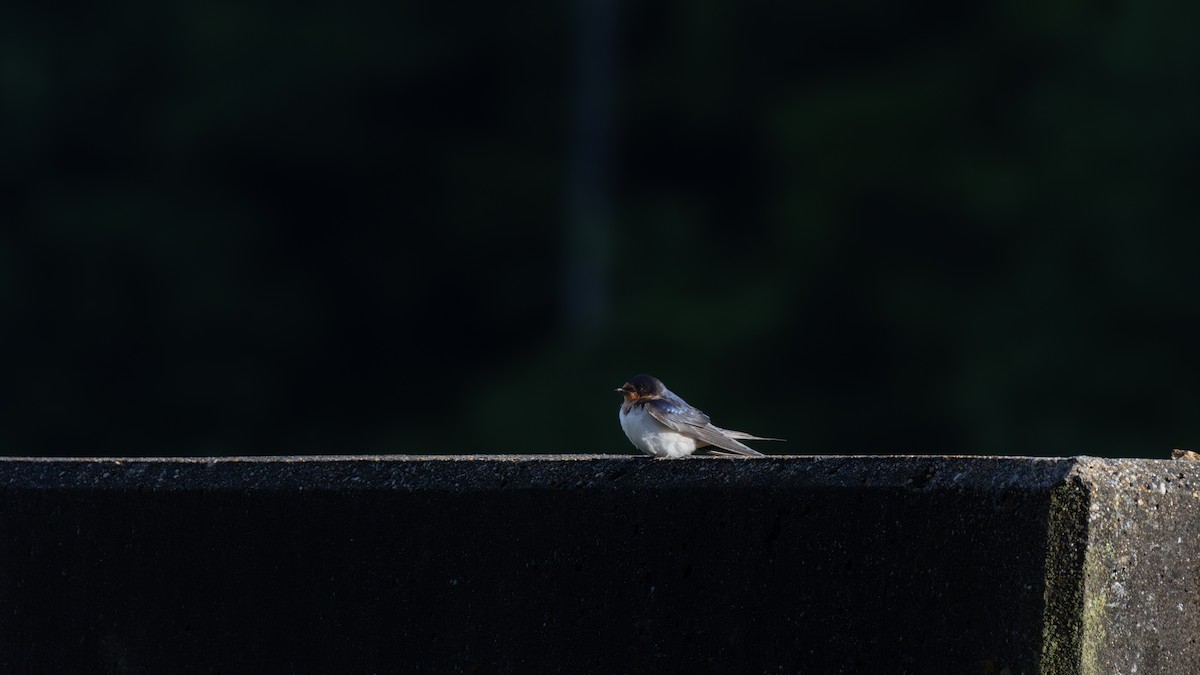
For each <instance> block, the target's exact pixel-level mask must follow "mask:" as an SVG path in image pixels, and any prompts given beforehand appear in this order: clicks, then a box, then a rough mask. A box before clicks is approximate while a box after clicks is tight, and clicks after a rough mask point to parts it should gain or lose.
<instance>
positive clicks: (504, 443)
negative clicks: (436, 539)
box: [0, 0, 1200, 456]
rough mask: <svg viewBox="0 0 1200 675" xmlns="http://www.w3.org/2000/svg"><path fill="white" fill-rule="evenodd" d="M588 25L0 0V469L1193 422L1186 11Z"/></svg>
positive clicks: (331, 10)
mask: <svg viewBox="0 0 1200 675" xmlns="http://www.w3.org/2000/svg"><path fill="white" fill-rule="evenodd" d="M586 6H587V5H585V3H576V4H571V3H554V2H527V3H515V4H514V3H475V4H471V5H461V4H455V3H433V2H430V3H406V2H396V3H368V2H362V1H356V2H348V3H323V4H322V3H299V4H298V5H296V6H294V7H290V8H284V7H283V6H276V5H275V4H274V3H270V4H268V3H254V2H249V3H248V2H231V1H217V2H213V1H211V0H205V1H203V2H201V1H198V0H187V1H184V2H172V3H157V2H134V1H128V0H127V1H124V2H116V3H99V4H96V3H92V4H86V5H81V6H79V7H75V8H71V7H70V6H69V5H62V4H53V3H51V4H46V3H40V4H36V5H35V4H32V3H31V4H30V6H25V7H22V6H20V5H13V4H8V5H6V6H5V7H4V8H3V9H0V116H2V117H0V206H2V210H0V219H2V220H0V353H3V362H2V363H0V367H2V369H0V453H3V454H218V455H220V454H258V453H315V452H337V453H341V452H350V453H359V452H383V453H387V452H451V453H459V452H463V453H465V452H627V451H630V450H631V448H630V446H629V444H628V442H627V441H626V439H625V438H624V436H623V435H622V434H621V432H620V429H619V426H618V424H617V415H616V412H617V404H618V401H619V397H618V396H617V394H615V393H614V392H613V391H612V390H613V388H615V387H616V386H618V385H620V384H621V383H622V382H624V381H625V380H626V379H628V378H629V377H630V376H632V375H633V374H635V373H638V372H648V373H651V374H654V375H657V376H659V377H661V378H662V379H664V380H665V381H666V382H667V384H668V385H669V386H671V387H672V388H673V389H674V390H675V391H676V392H678V393H680V394H681V395H683V396H684V397H685V398H687V399H688V400H689V401H690V402H692V403H693V404H695V405H697V406H699V407H701V408H703V409H704V410H706V411H707V412H709V413H710V414H712V416H713V418H714V420H715V421H716V422H717V423H718V424H721V425H723V426H728V427H732V428H738V429H745V430H749V431H753V432H756V433H761V434H768V435H779V436H785V437H787V438H788V439H789V441H790V442H789V443H788V444H786V445H785V446H780V445H773V446H771V447H768V448H765V449H768V450H774V451H787V452H792V453H805V454H807V453H892V452H929V453H947V452H956V453H957V452H963V453H1012V454H1051V455H1058V454H1079V453H1087V454H1099V455H1132V456H1139V455H1140V456H1164V455H1165V454H1166V453H1167V452H1168V451H1169V450H1170V448H1171V447H1175V446H1183V447H1187V446H1191V445H1200V396H1198V395H1197V393H1196V382H1197V374H1198V370H1200V358H1198V356H1197V349H1196V333H1197V328H1198V326H1200V321H1198V318H1200V279H1198V277H1197V274H1196V272H1195V270H1194V266H1195V262H1196V258H1197V250H1198V245H1200V232H1198V231H1197V229H1196V228H1195V227H1194V224H1195V223H1196V222H1197V216H1198V215H1200V197H1198V191H1197V181H1196V176H1197V174H1198V173H1200V172H1198V171H1197V169H1198V168H1200V166H1198V165H1200V152H1198V150H1200V147H1198V146H1200V143H1198V140H1200V139H1198V132H1200V124H1198V122H1197V120H1200V88H1198V87H1197V86H1196V84H1195V74H1196V72H1198V71H1200V41H1198V40H1196V38H1195V31H1194V27H1195V26H1196V25H1197V19H1198V18H1200V17H1197V16H1196V14H1198V13H1200V10H1197V8H1196V7H1191V6H1182V7H1181V6H1171V7H1168V6H1167V5H1166V4H1163V3H1147V2H1125V3H1069V2H986V3H945V4H919V5H918V4H912V3H874V2H850V3H846V2H824V3H778V4H774V5H767V4H757V3H741V2H708V1H689V2H675V3H623V4H621V5H619V6H617V7H616V11H615V21H614V24H613V30H612V33H611V35H610V36H609V38H605V32H604V29H603V28H602V27H601V28H595V20H596V17H595V16H593V15H591V14H587V12H588V11H589V10H586V9H584V10H582V11H584V16H585V18H586V20H585V21H583V22H581V21H579V20H578V16H577V14H578V12H579V11H581V10H580V8H581V7H586ZM590 11H593V12H594V11H595V10H594V8H593V10H590ZM599 14H600V15H602V14H603V12H599ZM581 23H588V24H589V25H592V26H593V28H592V29H591V32H589V30H588V29H585V28H581V27H580V26H581ZM581 45H583V46H582V47H581ZM606 46H607V48H606ZM610 52H611V53H610ZM610 56H611V58H610ZM608 66H610V67H611V88H610V89H609V90H608V92H607V94H606V93H605V91H606V90H605V87H604V81H605V75H604V73H605V69H606V67H608Z"/></svg>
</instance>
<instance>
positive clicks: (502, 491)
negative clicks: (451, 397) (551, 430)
mask: <svg viewBox="0 0 1200 675" xmlns="http://www.w3.org/2000/svg"><path fill="white" fill-rule="evenodd" d="M1164 486H1165V487H1164ZM1197 486H1200V464H1197V463H1188V462H1169V461H1163V462H1122V461H1102V460H1092V459H1080V460H1075V459H1066V458H1063V459H1017V458H980V457H768V458H763V459H749V460H746V459H730V458H693V459H689V460H681V461H656V460H652V459H649V458H642V457H626V456H561V457H543V456H539V457H487V456H480V457H428V458H418V457H358V458H346V457H308V458H243V459H209V460H206V459H157V460H144V459H129V460H119V459H111V460H62V459H0V672H180V671H201V672H234V671H236V672H246V671H248V670H249V671H255V672H347V673H350V672H363V673H366V672H489V673H490V672H521V673H524V672H545V671H560V672H561V671H570V672H640V671H648V670H656V671H664V672H788V673H797V672H800V673H809V672H813V673H836V672H845V673H850V672H889V673H903V672H914V673H923V672H942V673H949V672H953V673H995V674H997V675H998V674H1000V673H1005V672H1007V673H1011V674H1014V675H1015V674H1016V673H1035V672H1039V671H1042V672H1054V673H1058V672H1062V673H1074V672H1087V673H1093V672H1095V673H1100V672H1104V673H1110V672H1143V673H1144V672H1200V669H1198V668H1195V667H1189V666H1194V665H1195V664H1196V661H1195V658H1196V654H1195V646H1194V638H1193V637H1192V636H1195V635H1198V634H1200V633H1197V631H1196V628H1197V627H1196V625H1195V620H1196V617H1197V608H1196V607H1195V596H1196V592H1197V591H1198V590H1200V586H1198V581H1200V579H1198V578H1197V576H1196V574H1195V572H1196V560H1197V558H1196V555H1195V546H1194V545H1193V544H1194V542H1195V541H1196V540H1197V538H1196V537H1195V533H1194V532H1193V531H1192V529H1193V528H1192V526H1191V525H1190V524H1189V520H1192V521H1194V520H1195V519H1189V518H1188V514H1191V513H1194V511H1195V508H1196V507H1195V504H1196V503H1197V498H1196V490H1198V489H1200V488H1198V487H1197ZM1189 534H1191V536H1190V537H1189ZM1176 664H1182V665H1180V666H1177V665H1176ZM1135 666H1137V667H1138V668H1139V670H1134V667H1135ZM1176 667H1181V668H1184V669H1183V670H1174V669H1175V668H1176Z"/></svg>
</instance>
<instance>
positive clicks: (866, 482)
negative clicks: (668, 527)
mask: <svg viewBox="0 0 1200 675" xmlns="http://www.w3.org/2000/svg"><path fill="white" fill-rule="evenodd" d="M1167 466H1171V467H1172V470H1174V467H1190V468H1187V469H1181V470H1186V471H1188V472H1189V473H1190V472H1191V471H1192V470H1194V469H1200V463H1197V462H1180V461H1172V460H1142V459H1101V458H1093V457H993V456H974V455H870V456H847V455H814V456H800V455H771V456H766V457H761V458H752V459H742V458H728V457H694V458H689V459H686V460H655V459H652V458H649V457H642V456H634V455H319V456H318V455H312V456H253V457H145V458H143V457H98V458H57V457H47V458H39V457H0V489H9V490H12V489H35V490H36V489H88V490H130V489H135V490H148V491H174V490H323V491H353V490H451V491H473V490H496V489H505V490H510V489H584V488H588V489H637V488H654V489H662V488H676V487H690V488H723V487H725V488H728V487H737V488H753V487H759V488H763V487H770V488H777V489H794V488H806V487H865V486H870V487H902V488H912V489H985V490H986V489H998V488H1001V489H1019V490H1045V489H1048V488H1049V487H1052V486H1053V485H1057V484H1060V483H1061V482H1063V481H1065V480H1067V479H1068V478H1069V477H1070V476H1073V475H1074V476H1079V477H1080V479H1081V480H1083V481H1084V482H1092V481H1093V480H1094V481H1102V480H1109V479H1110V477H1111V476H1113V475H1116V474H1139V473H1142V472H1146V471H1150V472H1152V473H1154V472H1161V471H1162V470H1164V469H1165V468H1166V467H1167Z"/></svg>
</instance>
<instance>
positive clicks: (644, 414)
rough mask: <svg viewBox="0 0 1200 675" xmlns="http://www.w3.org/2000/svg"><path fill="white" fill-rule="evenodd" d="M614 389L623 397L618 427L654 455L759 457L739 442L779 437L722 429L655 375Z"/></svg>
mask: <svg viewBox="0 0 1200 675" xmlns="http://www.w3.org/2000/svg"><path fill="white" fill-rule="evenodd" d="M617 391H618V392H620V393H621V395H622V396H624V397H625V401H624V403H622V404H621V413H620V417H621V429H623V430H624V431H625V435H626V436H628V437H629V441H630V442H631V443H633V445H634V447H636V448H637V449H638V450H641V451H642V452H644V453H646V454H648V455H653V456H654V457H660V458H661V457H670V458H673V459H674V458H679V457H687V456H688V455H691V454H692V453H694V452H696V451H697V450H699V449H701V448H707V449H708V451H709V452H712V453H714V454H718V455H740V456H744V457H761V456H762V453H761V452H759V451H757V450H755V449H753V448H751V447H749V446H747V445H745V444H743V443H740V442H739V441H782V440H783V439H782V438H765V437H762V436H754V435H752V434H747V433H745V432H742V431H732V430H730V429H722V428H721V427H718V426H716V425H714V424H713V423H712V422H710V421H709V418H708V415H705V414H704V413H702V412H700V411H699V410H697V409H696V408H693V407H692V406H690V405H688V403H687V401H685V400H683V399H682V398H680V397H679V396H677V395H676V394H675V393H674V392H672V391H671V390H670V389H667V387H666V386H665V385H663V383H662V382H661V381H660V380H659V379H658V378H656V377H651V376H649V375H637V376H635V377H633V378H632V379H631V380H629V381H628V382H626V383H625V384H623V385H621V386H620V387H617Z"/></svg>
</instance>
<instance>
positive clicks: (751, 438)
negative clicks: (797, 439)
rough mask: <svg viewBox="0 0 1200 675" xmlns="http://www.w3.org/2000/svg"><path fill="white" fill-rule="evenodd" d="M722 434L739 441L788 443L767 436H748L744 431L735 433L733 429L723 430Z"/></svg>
mask: <svg viewBox="0 0 1200 675" xmlns="http://www.w3.org/2000/svg"><path fill="white" fill-rule="evenodd" d="M717 428H718V429H720V427H717ZM721 433H723V434H725V435H726V436H728V437H730V438H736V439H737V440H739V441H783V442H785V443H786V442H787V441H785V440H784V439H782V438H767V437H766V436H755V435H754V434H748V433H746V432H744V431H734V430H733V429H721Z"/></svg>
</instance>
